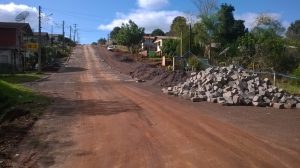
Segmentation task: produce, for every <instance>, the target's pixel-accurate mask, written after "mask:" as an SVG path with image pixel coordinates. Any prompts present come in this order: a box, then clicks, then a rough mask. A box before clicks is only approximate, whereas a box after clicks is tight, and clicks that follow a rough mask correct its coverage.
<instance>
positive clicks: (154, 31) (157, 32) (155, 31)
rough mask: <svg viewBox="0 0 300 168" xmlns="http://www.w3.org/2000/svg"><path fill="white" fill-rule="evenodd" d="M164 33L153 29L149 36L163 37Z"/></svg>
mask: <svg viewBox="0 0 300 168" xmlns="http://www.w3.org/2000/svg"><path fill="white" fill-rule="evenodd" d="M164 35H165V32H164V31H162V30H161V29H154V30H153V31H152V33H151V36H164Z"/></svg>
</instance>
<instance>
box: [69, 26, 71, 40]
mask: <svg viewBox="0 0 300 168" xmlns="http://www.w3.org/2000/svg"><path fill="white" fill-rule="evenodd" d="M69 38H70V40H72V26H70V37H69Z"/></svg>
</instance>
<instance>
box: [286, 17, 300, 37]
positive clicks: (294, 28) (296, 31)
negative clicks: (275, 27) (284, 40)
mask: <svg viewBox="0 0 300 168" xmlns="http://www.w3.org/2000/svg"><path fill="white" fill-rule="evenodd" d="M286 37H288V38H290V39H293V40H300V20H296V21H295V22H294V23H291V25H290V27H289V28H288V29H287V32H286Z"/></svg>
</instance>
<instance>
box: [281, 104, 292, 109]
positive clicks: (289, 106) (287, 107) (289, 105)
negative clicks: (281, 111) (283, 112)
mask: <svg viewBox="0 0 300 168" xmlns="http://www.w3.org/2000/svg"><path fill="white" fill-rule="evenodd" d="M283 107H284V108H285V109H291V108H293V105H292V104H290V103H284V105H283Z"/></svg>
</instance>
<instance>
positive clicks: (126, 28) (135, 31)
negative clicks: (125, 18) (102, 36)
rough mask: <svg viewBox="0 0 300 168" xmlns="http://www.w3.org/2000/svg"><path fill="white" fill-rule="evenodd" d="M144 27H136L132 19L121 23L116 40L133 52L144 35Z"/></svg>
mask: <svg viewBox="0 0 300 168" xmlns="http://www.w3.org/2000/svg"><path fill="white" fill-rule="evenodd" d="M144 31H145V29H144V28H140V27H138V26H137V25H136V24H135V23H134V22H133V21H132V20H129V22H128V23H126V24H125V23H123V24H122V26H121V28H120V30H119V31H118V34H117V36H116V39H117V42H118V43H119V44H121V45H124V46H127V48H128V50H129V51H130V52H131V53H133V52H135V50H134V49H135V47H136V46H137V45H138V44H139V43H140V42H141V41H142V39H143V36H144Z"/></svg>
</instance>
